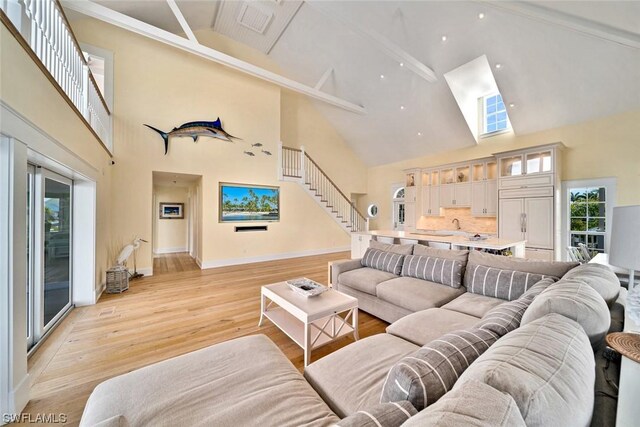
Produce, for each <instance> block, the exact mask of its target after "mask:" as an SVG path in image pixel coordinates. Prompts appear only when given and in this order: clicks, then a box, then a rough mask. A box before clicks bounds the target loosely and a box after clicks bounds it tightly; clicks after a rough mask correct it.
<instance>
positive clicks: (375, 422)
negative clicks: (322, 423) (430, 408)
mask: <svg viewBox="0 0 640 427" xmlns="http://www.w3.org/2000/svg"><path fill="white" fill-rule="evenodd" d="M417 413H418V411H416V408H414V407H413V405H412V404H411V402H408V401H406V400H404V401H401V402H389V403H380V404H378V405H376V406H374V407H373V408H367V409H366V410H362V411H358V412H356V413H354V414H351V415H349V416H348V417H347V418H343V419H342V420H340V422H339V423H338V424H336V425H337V426H338V427H400V426H401V425H402V424H403V423H404V422H405V421H407V420H408V419H409V418H411V417H412V416H414V415H415V414H417Z"/></svg>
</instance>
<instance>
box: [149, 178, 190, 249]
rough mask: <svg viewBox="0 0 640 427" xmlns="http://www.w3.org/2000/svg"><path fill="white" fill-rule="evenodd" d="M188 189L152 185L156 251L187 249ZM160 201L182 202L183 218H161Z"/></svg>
mask: <svg viewBox="0 0 640 427" xmlns="http://www.w3.org/2000/svg"><path fill="white" fill-rule="evenodd" d="M188 191H189V190H188V189H187V188H185V187H167V186H161V185H157V186H154V188H153V193H154V194H155V196H156V206H155V207H154V220H155V221H156V230H155V236H154V249H155V251H156V252H157V253H164V251H167V250H173V251H176V250H178V249H179V248H182V249H183V250H184V251H186V250H187V218H188V216H187V215H189V212H187V210H188V209H190V207H189V206H188V205H187V197H188ZM160 203H182V204H183V205H184V207H183V210H182V211H183V214H184V218H182V219H177V218H175V219H174V218H172V219H166V218H165V219H161V218H160V215H159V213H160Z"/></svg>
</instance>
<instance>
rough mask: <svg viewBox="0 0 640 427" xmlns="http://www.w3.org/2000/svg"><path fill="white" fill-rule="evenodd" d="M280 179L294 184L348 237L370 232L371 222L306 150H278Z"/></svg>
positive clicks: (280, 146) (280, 148)
mask: <svg viewBox="0 0 640 427" xmlns="http://www.w3.org/2000/svg"><path fill="white" fill-rule="evenodd" d="M278 179H279V180H280V181H295V182H297V183H298V184H300V186H301V187H302V188H304V190H305V191H306V192H307V193H308V194H309V195H310V196H311V197H312V198H313V199H314V200H315V201H316V202H317V203H318V204H319V205H320V206H322V208H324V210H325V211H326V212H327V213H328V214H329V215H330V216H331V217H332V218H333V219H334V220H335V221H336V222H337V223H338V225H340V227H341V228H342V229H343V230H344V231H345V232H347V233H349V234H351V233H352V232H357V231H368V230H369V220H368V219H367V218H366V217H365V216H364V215H363V214H362V213H361V212H360V211H358V209H357V208H356V207H355V205H354V204H353V202H352V201H351V200H349V198H348V197H347V196H345V194H344V193H343V192H342V191H340V189H339V188H338V186H337V185H335V184H334V183H333V181H331V178H329V177H328V176H327V174H326V173H324V171H323V170H322V169H321V168H320V166H318V164H317V163H316V162H315V161H314V160H313V159H312V158H311V157H310V156H309V155H308V154H307V153H306V152H305V150H304V147H302V148H301V149H299V148H291V147H284V146H283V145H282V144H279V146H278Z"/></svg>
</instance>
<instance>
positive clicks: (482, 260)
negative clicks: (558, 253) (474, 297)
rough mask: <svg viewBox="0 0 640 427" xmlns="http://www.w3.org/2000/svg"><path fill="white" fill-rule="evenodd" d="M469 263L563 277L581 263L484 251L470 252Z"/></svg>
mask: <svg viewBox="0 0 640 427" xmlns="http://www.w3.org/2000/svg"><path fill="white" fill-rule="evenodd" d="M469 264H474V265H486V266H487V267H493V268H499V269H500V270H516V271H524V272H525V273H535V274H544V275H545V276H555V277H562V276H564V275H565V274H567V272H568V271H569V270H571V269H572V268H574V267H576V266H578V265H580V264H579V263H577V262H564V261H538V260H535V259H527V258H516V257H510V256H502V255H493V254H489V253H487V252H482V251H471V252H469Z"/></svg>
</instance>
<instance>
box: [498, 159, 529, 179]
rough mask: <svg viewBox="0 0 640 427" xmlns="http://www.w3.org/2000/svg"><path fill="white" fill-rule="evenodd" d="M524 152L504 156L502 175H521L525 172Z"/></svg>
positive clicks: (501, 167)
mask: <svg viewBox="0 0 640 427" xmlns="http://www.w3.org/2000/svg"><path fill="white" fill-rule="evenodd" d="M523 158H524V156H523V155H522V154H518V155H516V156H510V157H503V158H501V159H500V176H501V177H507V176H520V175H522V174H524V168H523Z"/></svg>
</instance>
